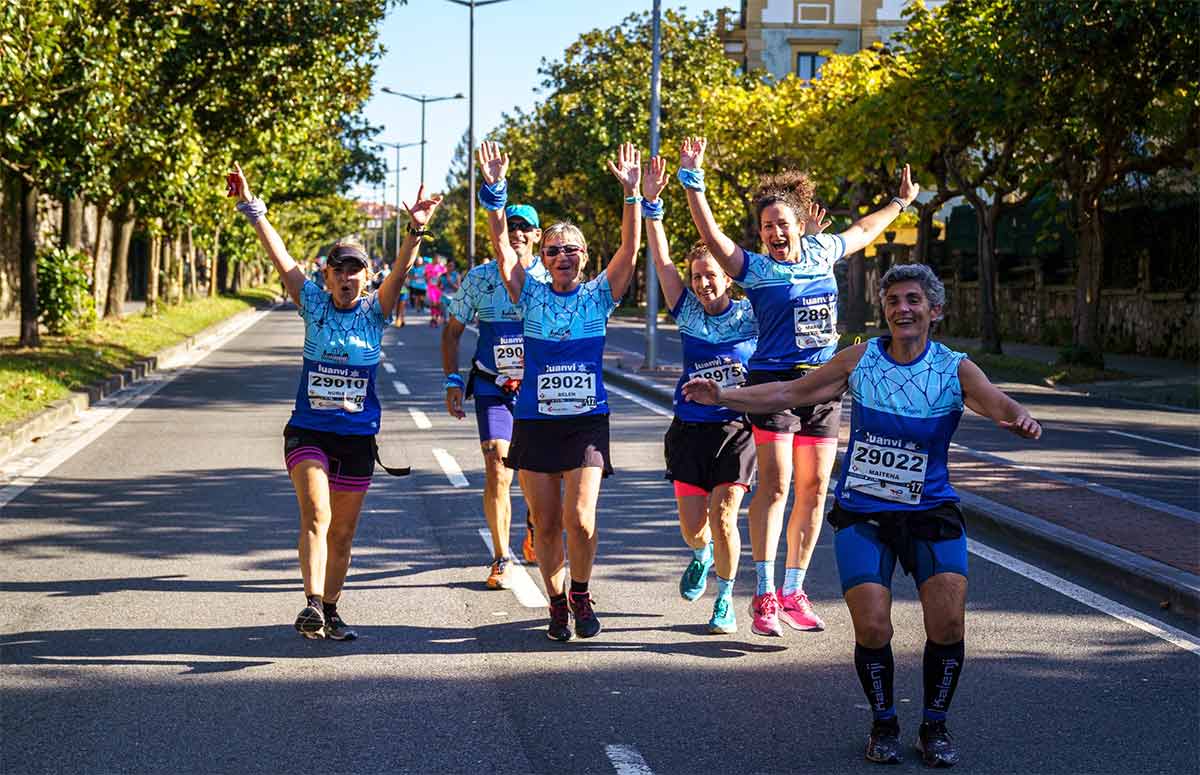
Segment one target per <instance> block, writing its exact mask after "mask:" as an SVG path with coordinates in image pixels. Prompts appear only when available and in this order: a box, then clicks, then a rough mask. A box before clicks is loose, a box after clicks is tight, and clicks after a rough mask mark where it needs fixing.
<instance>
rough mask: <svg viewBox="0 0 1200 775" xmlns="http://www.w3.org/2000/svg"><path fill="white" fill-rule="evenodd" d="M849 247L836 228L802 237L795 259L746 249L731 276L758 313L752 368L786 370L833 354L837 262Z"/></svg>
mask: <svg viewBox="0 0 1200 775" xmlns="http://www.w3.org/2000/svg"><path fill="white" fill-rule="evenodd" d="M845 252H846V243H845V242H843V241H842V238H841V237H839V236H838V235H836V234H811V235H809V236H807V237H804V238H802V239H801V241H800V260H799V261H798V262H796V263H794V264H786V263H783V262H780V261H775V260H773V259H771V258H770V257H768V256H764V255H762V254H761V253H752V252H750V251H749V250H745V249H743V250H742V255H743V261H742V271H741V272H740V273H739V274H738V276H737V277H734V278H733V280H734V282H736V283H737V284H738V285H740V286H741V287H742V288H744V289H745V291H746V296H747V298H749V299H750V303H751V304H752V305H754V314H755V315H757V316H758V330H759V337H758V349H757V350H755V351H754V355H753V356H752V357H751V358H750V368H751V369H761V370H763V371H788V370H790V369H793V368H795V367H796V366H799V365H802V364H806V365H811V366H819V365H820V364H822V363H824V362H825V361H827V360H829V359H830V358H832V357H833V353H834V351H835V350H836V349H837V341H838V334H837V281H836V280H834V278H833V264H834V262H835V261H837V260H838V259H839V258H841V257H842V255H843V254H844V253H845Z"/></svg>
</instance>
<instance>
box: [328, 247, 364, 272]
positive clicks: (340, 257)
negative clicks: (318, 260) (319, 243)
mask: <svg viewBox="0 0 1200 775" xmlns="http://www.w3.org/2000/svg"><path fill="white" fill-rule="evenodd" d="M351 261H353V262H354V263H356V264H358V265H360V266H361V267H362V268H363V269H366V268H367V267H368V266H370V265H371V261H370V259H368V258H367V254H366V253H364V252H362V251H361V250H359V249H358V248H356V247H354V246H353V245H338V246H337V247H335V248H334V249H333V250H331V251H329V256H328V257H327V258H326V259H325V263H326V265H328V266H333V267H337V266H341V265H342V264H346V263H349V262H351Z"/></svg>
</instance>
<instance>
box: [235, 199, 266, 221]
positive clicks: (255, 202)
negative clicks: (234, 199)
mask: <svg viewBox="0 0 1200 775" xmlns="http://www.w3.org/2000/svg"><path fill="white" fill-rule="evenodd" d="M237 211H238V212H239V213H241V214H242V215H244V216H246V220H247V221H249V222H250V225H251V226H253V225H254V224H256V223H258V219H259V218H262V217H263V216H264V215H266V214H267V203H266V202H264V201H263V200H261V199H259V198H258V197H254V198H253V199H251V200H250V201H249V202H238V203H237Z"/></svg>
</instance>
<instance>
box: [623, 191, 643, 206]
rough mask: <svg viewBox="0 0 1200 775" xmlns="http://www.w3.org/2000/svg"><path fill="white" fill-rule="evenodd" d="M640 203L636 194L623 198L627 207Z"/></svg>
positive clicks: (639, 198) (640, 199)
mask: <svg viewBox="0 0 1200 775" xmlns="http://www.w3.org/2000/svg"><path fill="white" fill-rule="evenodd" d="M640 201H642V198H641V197H640V196H638V195H637V194H630V195H629V196H627V197H625V204H627V205H635V204H637V203H638V202H640Z"/></svg>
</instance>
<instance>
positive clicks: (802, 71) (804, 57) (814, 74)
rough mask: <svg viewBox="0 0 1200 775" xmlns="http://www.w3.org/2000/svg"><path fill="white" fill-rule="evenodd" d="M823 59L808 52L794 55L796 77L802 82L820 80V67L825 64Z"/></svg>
mask: <svg viewBox="0 0 1200 775" xmlns="http://www.w3.org/2000/svg"><path fill="white" fill-rule="evenodd" d="M825 59H826V58H825V57H823V56H821V55H820V54H814V53H812V52H809V51H800V52H798V53H797V54H796V76H797V77H798V78H799V79H800V80H802V81H811V80H814V79H816V78H820V77H821V65H823V64H825Z"/></svg>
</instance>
